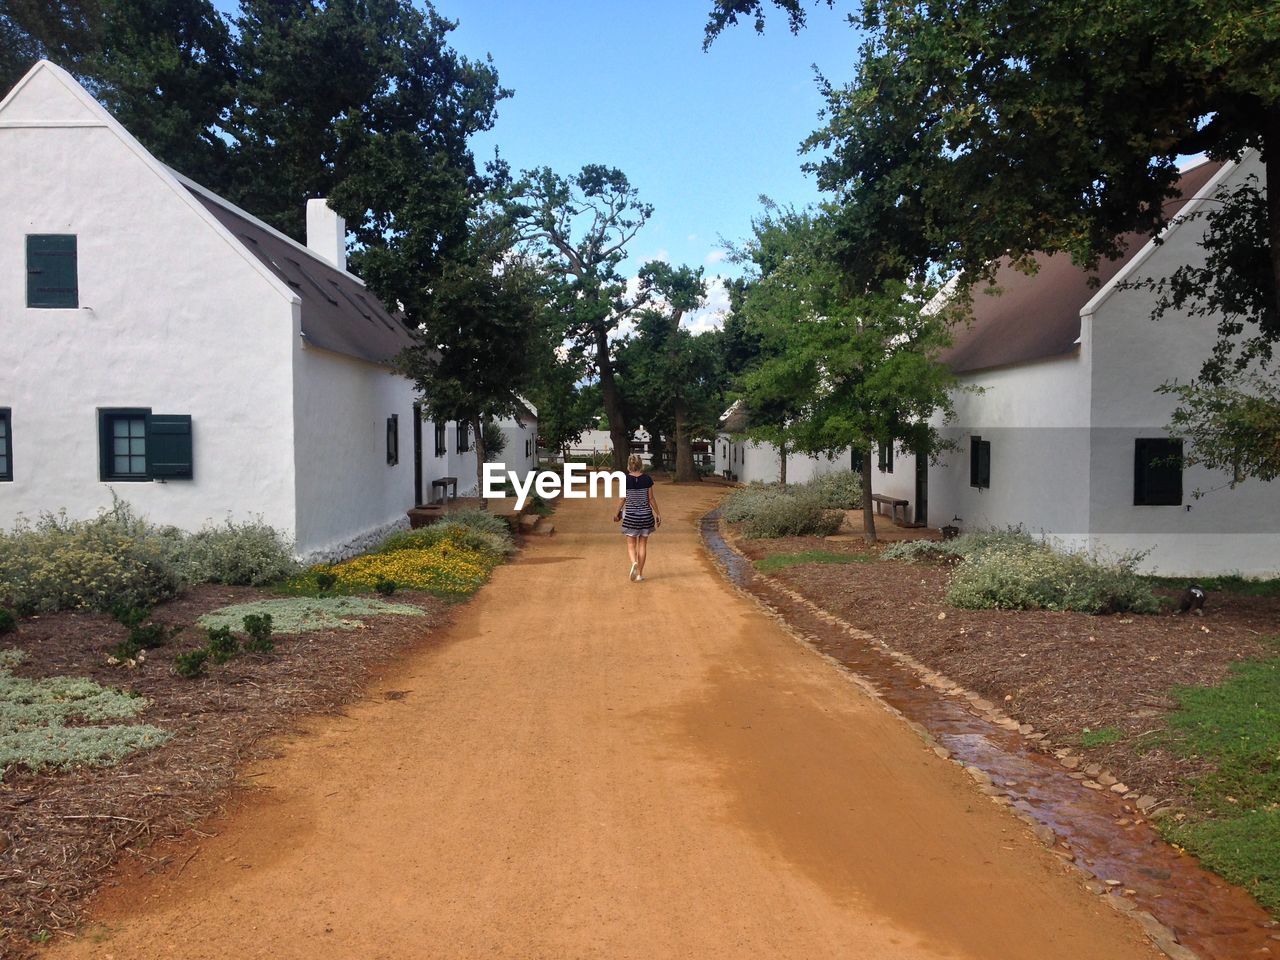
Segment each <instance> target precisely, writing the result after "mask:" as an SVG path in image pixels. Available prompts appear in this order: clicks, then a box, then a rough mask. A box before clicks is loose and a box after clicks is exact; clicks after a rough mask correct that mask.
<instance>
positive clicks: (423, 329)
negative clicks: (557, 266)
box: [399, 219, 547, 490]
mask: <svg viewBox="0 0 1280 960" xmlns="http://www.w3.org/2000/svg"><path fill="white" fill-rule="evenodd" d="M510 240H511V238H510V236H509V234H507V233H506V232H505V230H504V229H503V226H502V224H501V223H500V222H499V221H496V220H494V219H487V220H481V221H479V222H478V223H476V224H475V225H474V226H473V230H472V233H471V235H470V236H469V237H468V239H467V243H466V246H465V248H464V249H463V251H462V253H463V255H462V256H459V257H455V258H451V259H450V260H449V261H448V262H447V263H445V264H444V265H443V266H442V268H441V271H440V275H439V278H438V282H437V284H436V288H435V290H434V292H433V295H432V296H431V297H430V298H429V299H427V300H426V301H425V306H424V308H423V309H422V311H421V312H420V313H419V315H418V319H419V321H420V324H419V326H418V329H417V333H416V336H415V339H416V340H417V343H416V344H415V345H414V346H413V347H410V348H409V349H407V350H406V351H404V352H403V353H402V354H401V356H400V358H399V367H400V369H401V371H402V372H403V373H404V374H405V375H406V376H408V377H410V378H412V379H413V381H414V383H415V384H416V385H417V387H418V390H419V392H420V394H421V398H422V399H421V404H422V411H423V415H424V416H426V417H429V418H430V419H432V420H436V421H444V420H455V421H457V422H458V424H459V425H460V426H461V425H462V424H469V425H470V428H471V434H472V436H473V437H474V438H475V443H476V482H477V485H478V487H479V489H480V490H483V486H484V463H485V459H486V451H485V429H484V427H485V424H486V423H488V422H490V421H492V420H497V419H501V418H502V417H506V416H517V417H518V416H519V413H520V409H521V406H520V402H519V395H520V394H521V393H522V392H524V391H526V390H527V389H528V388H529V387H530V386H531V385H532V384H533V383H534V381H535V377H536V374H537V370H538V368H539V365H540V363H541V362H542V359H543V358H542V356H541V352H540V349H539V348H540V347H542V346H543V345H545V344H546V342H547V337H546V333H545V330H544V329H543V326H542V325H543V324H544V323H545V315H544V313H543V309H542V305H543V300H542V298H543V296H544V276H543V273H542V271H541V269H540V267H539V265H538V264H537V263H535V262H532V261H530V260H529V259H527V258H521V257H518V256H513V255H512V253H511V251H510Z"/></svg>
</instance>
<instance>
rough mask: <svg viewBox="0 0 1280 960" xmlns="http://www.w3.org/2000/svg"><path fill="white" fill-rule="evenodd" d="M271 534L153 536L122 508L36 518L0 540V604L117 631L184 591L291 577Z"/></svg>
mask: <svg viewBox="0 0 1280 960" xmlns="http://www.w3.org/2000/svg"><path fill="white" fill-rule="evenodd" d="M290 550H291V548H290V546H289V545H288V544H287V543H286V542H285V541H284V540H283V538H282V537H281V536H280V535H279V534H278V533H277V532H276V531H275V530H273V529H272V528H271V527H268V526H265V525H264V524H261V523H244V524H236V523H232V522H230V521H228V522H227V523H226V524H224V525H223V526H220V527H210V528H206V529H204V530H201V531H200V532H198V533H195V534H186V533H183V532H182V531H181V530H178V529H177V528H175V527H155V526H152V525H151V524H149V523H147V522H146V520H144V519H143V518H141V517H139V516H138V515H137V514H135V513H134V512H133V510H132V508H130V506H129V505H128V504H127V503H125V502H124V501H122V500H116V501H115V503H114V504H113V505H112V507H111V508H110V509H108V510H104V511H102V512H101V513H100V514H99V515H98V516H96V517H94V518H93V519H90V520H72V519H69V518H68V517H67V516H66V514H65V513H57V514H51V513H46V514H42V515H41V516H40V518H39V519H38V520H36V521H35V522H34V523H31V522H27V521H21V522H19V523H18V524H17V526H15V527H14V528H13V529H12V530H11V531H7V532H0V602H3V603H8V604H10V605H12V606H13V607H15V608H16V609H18V610H19V611H23V612H52V611H55V610H99V611H103V612H111V613H112V614H113V615H115V616H116V618H117V619H119V620H120V622H121V623H123V624H124V625H125V626H126V627H128V626H134V625H136V624H137V623H141V622H142V621H143V620H145V619H146V616H147V613H146V611H147V610H149V609H150V608H151V607H153V606H155V605H156V604H157V603H160V602H162V601H164V600H168V599H170V598H171V597H173V596H174V595H175V594H176V593H177V591H178V589H179V587H180V586H182V585H183V584H187V583H198V582H215V583H233V584H261V583H266V582H269V581H273V580H278V579H281V578H282V577H285V576H287V575H288V574H290V573H292V572H293V571H294V569H295V567H294V562H293V559H292V557H291V554H290Z"/></svg>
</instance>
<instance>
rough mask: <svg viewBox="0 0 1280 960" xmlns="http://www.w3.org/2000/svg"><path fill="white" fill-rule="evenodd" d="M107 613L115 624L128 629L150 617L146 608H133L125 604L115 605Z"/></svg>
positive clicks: (149, 612)
mask: <svg viewBox="0 0 1280 960" xmlns="http://www.w3.org/2000/svg"><path fill="white" fill-rule="evenodd" d="M109 612H110V614H111V616H112V617H113V618H114V619H115V620H116V622H117V623H119V624H120V625H121V626H125V627H130V628H133V627H136V626H138V625H139V624H141V623H144V622H145V621H146V619H147V617H149V616H151V611H150V610H148V609H147V608H146V607H135V606H131V605H130V604H127V603H117V604H115V605H113V606H112V608H111V610H110V611H109Z"/></svg>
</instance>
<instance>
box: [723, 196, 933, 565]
mask: <svg viewBox="0 0 1280 960" xmlns="http://www.w3.org/2000/svg"><path fill="white" fill-rule="evenodd" d="M754 228H755V236H754V238H753V239H752V240H751V241H750V242H749V243H748V244H747V245H746V248H745V250H746V253H747V255H748V256H750V257H752V259H753V260H754V262H756V263H757V264H763V265H764V267H763V269H762V270H761V271H760V273H759V276H758V278H757V279H756V280H755V282H754V283H753V284H752V286H751V287H750V288H749V289H748V291H747V293H746V295H745V297H744V302H743V312H744V314H745V316H746V318H747V321H748V322H749V323H751V324H753V325H754V326H756V327H757V328H758V329H759V330H760V331H761V333H762V338H763V340H764V343H765V344H766V348H765V350H764V351H763V352H762V354H761V357H760V359H759V360H758V362H757V364H756V366H754V367H753V368H752V369H751V370H750V371H749V372H748V374H747V375H746V377H745V384H744V393H745V395H746V396H747V397H751V396H752V395H756V396H760V397H764V398H766V399H768V400H771V401H773V402H775V403H777V404H779V405H782V406H785V408H786V409H787V411H788V413H789V414H791V415H790V416H789V417H788V418H787V419H786V420H785V422H783V423H781V424H776V425H771V426H770V427H769V428H768V429H772V430H775V431H776V432H777V433H778V436H779V437H780V438H781V440H782V441H784V442H785V441H790V442H791V443H792V444H793V445H794V447H795V449H797V450H801V451H804V452H806V453H828V454H830V453H835V452H836V451H839V450H843V449H845V448H853V449H854V450H856V451H858V453H859V454H860V455H861V459H862V480H863V530H864V535H865V536H866V538H867V539H868V540H869V541H873V542H874V540H875V539H876V532H875V519H874V513H873V511H872V504H871V499H870V496H871V492H872V487H871V480H872V470H871V451H872V447H873V446H877V445H878V446H886V445H889V444H896V443H902V444H904V445H906V446H909V447H910V448H911V449H913V450H914V451H915V452H916V455H917V456H934V455H936V453H937V452H938V451H939V450H942V449H945V448H946V447H947V446H948V444H947V443H946V442H945V441H944V440H943V438H942V437H941V436H940V435H939V433H938V431H937V429H936V428H935V427H934V425H933V422H934V417H935V415H936V414H938V413H941V414H942V419H943V420H947V419H950V417H951V415H952V401H951V391H952V389H953V388H954V387H955V378H954V377H953V375H952V374H951V373H950V371H948V370H947V368H946V367H945V366H944V365H943V364H942V363H941V362H940V361H939V359H938V356H939V354H940V353H941V351H942V350H943V349H944V348H945V347H946V346H947V345H948V344H949V343H950V335H949V332H948V325H949V322H950V319H951V317H950V315H949V314H948V313H944V312H937V311H934V310H931V309H929V308H928V307H927V306H926V305H927V304H928V303H929V302H930V301H931V300H932V297H933V293H934V292H935V291H933V290H932V289H930V288H927V287H910V286H908V285H907V284H905V283H896V284H894V283H887V284H885V285H884V286H883V287H882V288H881V289H880V290H878V291H875V292H871V293H867V292H856V291H851V290H850V289H849V288H848V287H847V286H846V285H845V274H844V272H843V269H842V267H841V266H840V264H839V263H838V261H837V260H836V259H835V257H834V256H833V255H832V239H831V238H832V229H833V225H832V223H831V221H830V219H829V218H828V217H827V216H825V215H822V214H817V215H815V214H813V213H811V212H807V211H805V212H797V211H794V210H784V209H781V208H776V207H775V208H772V209H771V210H770V211H769V213H768V214H767V215H766V216H764V217H762V218H760V219H758V220H756V221H755V223H754Z"/></svg>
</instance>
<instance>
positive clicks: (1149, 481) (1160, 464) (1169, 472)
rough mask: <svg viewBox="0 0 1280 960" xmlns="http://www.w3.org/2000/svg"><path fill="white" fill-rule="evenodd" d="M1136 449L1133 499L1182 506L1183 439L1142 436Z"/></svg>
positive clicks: (1154, 504) (1137, 503)
mask: <svg viewBox="0 0 1280 960" xmlns="http://www.w3.org/2000/svg"><path fill="white" fill-rule="evenodd" d="M1133 444H1134V450H1133V454H1134V455H1133V503H1134V506H1138V507H1180V506H1182V441H1181V440H1169V439H1167V438H1165V437H1156V438H1146V437H1139V438H1138V439H1136V440H1134V442H1133Z"/></svg>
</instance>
